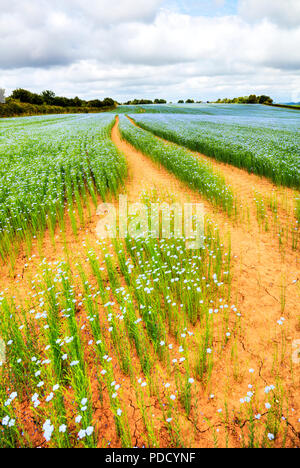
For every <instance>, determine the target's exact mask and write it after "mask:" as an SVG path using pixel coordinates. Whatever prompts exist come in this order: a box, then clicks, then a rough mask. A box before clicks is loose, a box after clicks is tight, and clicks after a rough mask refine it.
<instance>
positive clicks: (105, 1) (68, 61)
mask: <svg viewBox="0 0 300 468" xmlns="http://www.w3.org/2000/svg"><path fill="white" fill-rule="evenodd" d="M0 11H1V15H0V88H5V89H6V90H7V94H10V92H11V91H12V90H13V89H14V88H17V87H23V88H27V89H30V90H32V91H35V92H41V91H42V90H44V89H53V91H54V92H55V93H56V94H57V95H66V96H70V97H71V96H76V95H78V96H79V97H82V98H86V99H92V98H104V97H106V96H111V97H113V98H115V99H117V100H118V101H120V102H123V101H126V100H129V99H132V98H135V97H136V98H142V97H144V98H151V99H153V98H159V97H161V98H165V99H167V100H171V101H176V100H178V99H187V98H194V99H197V100H213V99H218V98H223V97H235V96H245V95H249V94H252V93H255V94H268V95H270V96H272V97H274V99H275V100H277V101H279V102H280V101H281V102H284V101H300V54H299V50H300V0H224V1H223V0H113V1H112V0H88V1H87V0H51V1H50V0H30V1H28V0H0ZM41 11H43V14H41Z"/></svg>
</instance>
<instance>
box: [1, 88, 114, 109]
mask: <svg viewBox="0 0 300 468" xmlns="http://www.w3.org/2000/svg"><path fill="white" fill-rule="evenodd" d="M11 101H18V102H21V103H26V104H33V105H37V106H42V105H47V106H57V107H93V108H101V107H112V106H114V105H115V101H114V100H113V99H111V98H105V99H104V100H103V101H101V100H100V99H93V100H91V101H86V100H84V99H80V98H79V97H78V96H76V97H75V98H67V97H64V96H56V95H55V93H54V92H53V91H50V90H46V91H43V92H42V93H40V94H37V93H32V92H31V91H28V90H27V89H23V88H18V89H15V90H14V91H13V92H12V94H11V95H10V96H9V97H8V98H7V99H6V101H5V102H6V103H10V102H11Z"/></svg>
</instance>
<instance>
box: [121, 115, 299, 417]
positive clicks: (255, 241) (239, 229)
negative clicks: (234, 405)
mask: <svg viewBox="0 0 300 468" xmlns="http://www.w3.org/2000/svg"><path fill="white" fill-rule="evenodd" d="M112 140H113V142H114V143H115V145H116V146H117V147H118V148H119V149H120V150H121V151H122V152H123V153H124V154H125V156H126V158H127V161H128V165H129V180H128V184H127V186H126V190H127V193H128V194H129V199H130V200H132V201H134V200H136V199H137V197H138V196H139V194H140V193H141V192H142V191H143V190H144V189H147V190H148V189H149V188H151V187H153V186H155V187H158V188H162V189H163V190H169V191H172V194H174V195H175V196H176V198H178V200H180V201H182V202H183V201H185V200H187V199H188V200H192V201H194V202H196V201H198V202H201V203H203V204H204V206H205V210H206V214H207V215H208V217H209V218H210V219H211V220H213V221H214V222H215V223H216V224H217V225H218V226H219V228H220V230H221V233H222V234H223V236H224V240H225V241H226V238H227V234H228V233H229V232H230V235H231V243H232V252H233V254H234V257H235V260H234V264H235V271H234V279H233V294H232V298H233V300H234V301H236V302H237V304H236V305H237V306H238V308H239V310H240V311H241V313H242V317H243V319H242V338H241V340H240V344H239V350H238V356H239V361H240V367H241V369H243V374H244V377H245V378H246V382H247V378H248V377H247V373H248V372H249V369H250V368H253V369H254V370H255V374H256V377H258V379H261V382H262V383H265V384H268V385H270V384H272V382H273V381H274V379H275V375H274V372H273V370H272V366H273V357H274V350H275V347H276V346H279V347H280V342H281V333H282V330H283V329H284V333H285V336H286V340H287V348H286V351H285V355H284V356H283V357H282V362H281V363H280V375H281V377H283V380H284V381H285V384H286V386H287V387H286V388H287V389H289V391H290V394H291V395H293V396H292V405H293V408H294V409H295V410H296V412H295V414H300V413H299V405H300V399H299V388H300V366H294V375H293V376H292V374H291V369H290V367H291V355H292V342H293V341H294V340H296V339H299V338H300V328H299V317H300V305H299V299H300V296H299V289H298V287H299V283H300V271H299V265H300V264H299V259H298V256H299V255H298V253H295V252H293V251H292V250H291V249H289V248H287V249H286V251H285V253H284V255H283V254H282V252H280V250H279V247H278V240H277V239H275V238H274V237H273V236H272V235H271V233H268V232H264V231H263V230H261V229H260V228H259V226H258V224H257V223H256V222H253V223H251V225H250V226H249V225H247V224H245V223H236V222H234V221H233V220H230V219H229V218H228V217H227V216H226V215H224V214H223V213H220V211H217V210H215V209H213V208H212V206H211V205H210V204H209V203H207V202H206V201H205V200H204V199H202V198H201V196H200V195H198V194H196V193H195V192H193V191H191V190H190V189H188V188H186V186H185V185H184V184H182V183H180V182H178V181H177V180H176V178H175V177H174V176H173V175H171V174H169V173H168V172H166V170H165V169H164V168H161V167H159V166H158V165H156V164H154V163H153V162H152V161H151V160H149V159H148V158H147V157H146V156H144V155H143V154H141V153H140V152H139V151H137V150H136V149H134V148H133V147H132V146H131V145H129V144H128V143H127V142H125V141H123V140H122V139H121V137H120V133H119V131H118V121H117V123H116V125H115V126H114V128H113V131H112ZM201 157H202V156H201ZM210 161H211V160H210ZM213 166H214V167H215V168H216V169H217V170H218V171H219V172H220V173H221V174H223V175H224V177H225V179H226V180H227V181H230V180H231V185H232V187H233V189H234V190H238V192H239V196H240V197H241V200H242V203H243V205H244V206H248V207H249V209H250V212H251V214H252V217H253V219H255V207H254V205H253V193H254V192H255V191H258V192H262V191H263V190H264V191H267V192H268V193H270V191H277V187H275V186H274V185H273V184H272V183H270V182H269V181H266V180H263V179H261V178H259V177H257V176H255V175H250V174H248V173H246V172H245V171H243V170H239V169H237V168H233V167H230V166H228V165H225V164H219V163H213ZM286 193H288V196H290V197H293V192H292V191H289V190H286ZM283 287H286V295H285V300H286V304H285V308H284V310H283V309H282V305H281V301H282V299H283V298H282V295H283ZM281 317H284V318H285V322H284V327H283V328H281V326H280V325H278V323H277V321H278V320H279V319H280V318H281ZM226 361H227V362H226ZM229 367H230V357H229V356H226V359H224V362H223V363H222V364H221V366H220V369H219V372H218V371H216V374H217V377H218V380H219V388H221V387H222V386H223V385H224V386H223V389H224V388H225V387H226V379H227V377H226V373H225V372H224V370H225V369H226V368H229ZM221 376H222V378H221ZM222 379H224V380H223V385H220V382H221V380H222ZM248 380H249V379H248ZM228 383H229V382H227V384H228ZM230 388H232V392H231V395H230V396H231V398H232V399H233V400H234V399H239V395H240V393H239V392H240V388H238V386H237V385H236V384H234V385H232V387H231V386H230Z"/></svg>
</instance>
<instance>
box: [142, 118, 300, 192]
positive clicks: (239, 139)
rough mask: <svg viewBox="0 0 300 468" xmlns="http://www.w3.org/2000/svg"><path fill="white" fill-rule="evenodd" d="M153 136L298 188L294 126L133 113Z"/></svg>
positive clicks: (299, 156)
mask: <svg viewBox="0 0 300 468" xmlns="http://www.w3.org/2000/svg"><path fill="white" fill-rule="evenodd" d="M134 118H135V120H136V122H137V123H138V124H139V125H140V126H141V127H142V128H144V129H146V130H148V131H151V132H153V133H154V134H155V135H157V136H160V137H162V138H165V139H166V140H169V141H172V142H175V143H177V144H179V145H182V146H185V147H187V148H189V149H191V150H193V151H197V152H200V153H203V154H205V155H207V156H210V157H212V158H215V159H217V160H219V161H222V162H226V163H229V164H232V165H234V166H237V167H239V168H244V169H246V170H248V171H249V172H250V173H254V174H258V175H260V176H264V177H267V178H269V179H271V180H272V181H273V182H275V183H276V184H278V185H284V186H288V187H294V188H297V189H300V136H299V131H298V130H297V127H296V128H295V129H293V128H291V129H289V128H287V126H285V125H283V124H282V128H279V127H278V125H279V123H280V122H276V125H275V124H273V125H274V127H272V124H270V122H269V123H268V125H267V124H264V125H263V124H262V123H261V121H258V122H257V123H255V119H253V121H252V122H251V121H249V118H248V120H247V121H246V122H245V123H243V120H241V122H240V121H239V119H238V118H237V117H233V118H230V116H227V118H226V119H225V117H222V118H220V116H199V115H188V116H185V115H181V116H179V115H166V114H160V115H159V114H155V115H150V114H147V115H145V114H144V115H136V114H135V115H134Z"/></svg>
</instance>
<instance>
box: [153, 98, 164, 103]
mask: <svg viewBox="0 0 300 468" xmlns="http://www.w3.org/2000/svg"><path fill="white" fill-rule="evenodd" d="M154 104H167V101H166V100H165V99H155V101H154Z"/></svg>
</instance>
